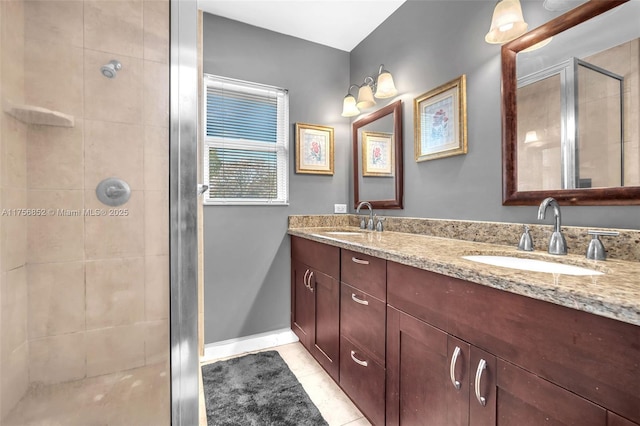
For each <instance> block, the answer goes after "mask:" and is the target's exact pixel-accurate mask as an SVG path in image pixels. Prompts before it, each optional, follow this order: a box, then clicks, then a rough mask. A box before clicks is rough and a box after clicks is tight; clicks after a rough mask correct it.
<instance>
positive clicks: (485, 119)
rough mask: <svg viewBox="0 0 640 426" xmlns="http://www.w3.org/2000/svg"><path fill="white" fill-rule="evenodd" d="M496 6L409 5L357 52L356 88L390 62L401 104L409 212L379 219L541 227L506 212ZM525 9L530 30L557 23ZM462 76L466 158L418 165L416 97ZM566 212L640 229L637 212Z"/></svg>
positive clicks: (566, 219)
mask: <svg viewBox="0 0 640 426" xmlns="http://www.w3.org/2000/svg"><path fill="white" fill-rule="evenodd" d="M495 4H496V2H495V1H409V2H407V3H405V4H404V5H403V6H401V7H400V8H399V9H398V10H397V11H396V12H395V13H394V14H393V15H392V16H391V17H390V18H389V19H387V20H386V21H385V22H384V23H383V24H382V25H380V27H378V28H377V29H376V30H375V31H374V32H373V33H372V34H371V35H369V37H367V38H366V39H365V40H364V41H363V42H362V43H360V44H359V45H358V46H357V47H356V48H355V49H354V50H353V51H352V52H351V67H350V68H351V81H352V82H359V81H362V79H363V78H364V76H365V75H371V74H372V73H375V72H376V71H377V68H378V66H379V65H380V63H384V64H385V67H386V68H387V69H388V70H390V71H391V72H392V73H393V76H394V80H395V82H396V86H397V87H398V90H399V92H400V94H401V95H400V98H401V99H402V100H403V117H404V120H403V124H404V129H403V133H404V167H405V169H404V170H405V175H404V177H405V179H404V182H405V198H404V201H405V203H404V205H405V209H404V210H394V211H389V212H388V213H384V212H379V213H381V214H383V215H384V214H389V215H401V216H413V217H430V218H450V219H469V220H487V221H504V222H524V223H536V222H537V219H536V213H537V209H536V208H535V207H533V206H529V207H504V206H502V163H501V134H500V125H501V117H500V46H497V45H489V44H487V43H486V42H485V41H484V36H485V34H486V33H487V31H488V30H489V25H490V23H491V15H492V13H493V8H494V7H495ZM522 5H523V11H524V15H525V20H526V21H527V22H528V23H529V28H531V29H533V28H535V27H537V26H539V25H541V24H542V23H544V22H546V21H547V20H549V19H551V18H552V17H553V14H551V13H549V12H546V11H544V9H543V8H542V4H541V2H539V1H529V2H522ZM461 74H466V75H467V114H468V120H467V123H468V147H469V150H468V153H467V154H466V155H461V156H456V157H450V158H445V159H439V160H432V161H426V162H422V163H416V162H415V160H414V150H413V98H415V97H417V96H418V95H420V94H422V93H424V92H427V91H429V90H431V89H433V88H435V87H437V86H439V85H440V84H443V83H445V82H447V81H450V80H452V79H454V78H457V77H458V76H460V75H461ZM396 99H397V98H396ZM394 100H395V99H390V100H389V102H393V101H394ZM386 103H388V102H385V103H380V102H379V103H378V105H377V106H376V108H378V107H381V106H384V105H385V104H386ZM351 200H353V192H351ZM562 213H563V214H562V219H563V224H565V225H579V226H603V227H619V228H635V229H638V228H640V207H638V206H619V207H591V206H589V207H569V206H567V207H564V208H563V209H562Z"/></svg>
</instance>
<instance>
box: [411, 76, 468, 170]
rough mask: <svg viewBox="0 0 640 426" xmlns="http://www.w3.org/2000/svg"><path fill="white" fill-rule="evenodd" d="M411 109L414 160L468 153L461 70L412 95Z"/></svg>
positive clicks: (465, 110)
mask: <svg viewBox="0 0 640 426" xmlns="http://www.w3.org/2000/svg"><path fill="white" fill-rule="evenodd" d="M413 113H414V117H413V118H414V132H415V138H414V144H415V147H414V149H415V159H416V161H417V162H420V161H427V160H435V159H437V158H444V157H451V156H454V155H461V154H466V153H467V88H466V76H465V75H464V74H463V75H461V76H460V77H458V78H456V79H454V80H451V81H449V82H448V83H445V84H443V85H441V86H439V87H437V88H435V89H433V90H431V91H429V92H427V93H424V94H422V95H420V96H418V97H417V98H415V99H414V101H413Z"/></svg>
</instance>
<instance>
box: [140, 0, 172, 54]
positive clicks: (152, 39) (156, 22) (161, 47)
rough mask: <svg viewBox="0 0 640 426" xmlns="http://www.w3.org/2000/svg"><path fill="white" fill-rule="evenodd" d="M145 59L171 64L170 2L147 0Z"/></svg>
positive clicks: (145, 6)
mask: <svg viewBox="0 0 640 426" xmlns="http://www.w3.org/2000/svg"><path fill="white" fill-rule="evenodd" d="M143 12H144V59H147V60H150V61H156V62H163V63H168V62H169V0H145V1H144V6H143Z"/></svg>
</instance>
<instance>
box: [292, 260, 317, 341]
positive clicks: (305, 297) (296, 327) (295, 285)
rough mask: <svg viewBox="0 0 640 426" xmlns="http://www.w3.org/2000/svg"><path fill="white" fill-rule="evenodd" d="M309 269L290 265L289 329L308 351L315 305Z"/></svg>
mask: <svg viewBox="0 0 640 426" xmlns="http://www.w3.org/2000/svg"><path fill="white" fill-rule="evenodd" d="M309 275H311V269H310V268H309V267H307V266H306V265H305V264H304V263H301V262H297V261H293V262H292V263H291V329H292V330H293V332H294V333H296V335H297V336H298V338H299V339H300V342H301V343H302V344H303V345H304V346H305V347H306V348H307V349H308V350H310V347H311V342H312V336H311V335H312V333H313V332H314V318H315V303H314V294H313V290H312V288H311V287H310V286H309V281H308V280H309Z"/></svg>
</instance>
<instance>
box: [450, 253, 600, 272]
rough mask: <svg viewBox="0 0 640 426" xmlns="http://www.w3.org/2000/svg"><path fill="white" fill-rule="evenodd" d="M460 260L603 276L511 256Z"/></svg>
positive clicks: (570, 266)
mask: <svg viewBox="0 0 640 426" xmlns="http://www.w3.org/2000/svg"><path fill="white" fill-rule="evenodd" d="M462 258H463V259H467V260H471V261H473V262H478V263H484V264H486V265H493V266H500V267H503V268H511V269H520V270H523V271H532V272H546V273H549V274H562V275H578V276H586V275H604V273H602V272H599V271H596V270H593V269H588V268H583V267H580V266H573V265H565V264H564V263H556V262H547V261H544V260H535V259H523V258H520V257H513V256H462Z"/></svg>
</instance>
